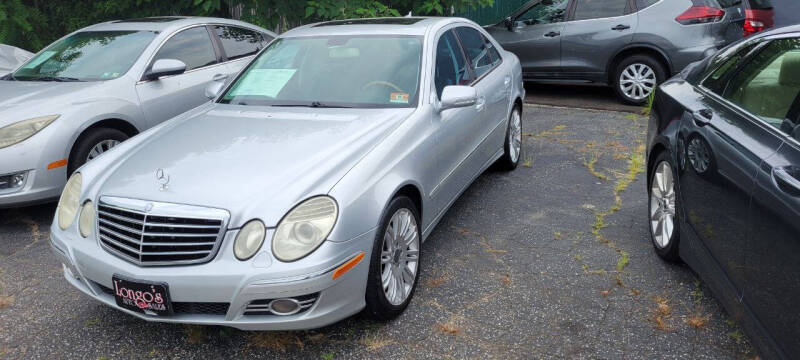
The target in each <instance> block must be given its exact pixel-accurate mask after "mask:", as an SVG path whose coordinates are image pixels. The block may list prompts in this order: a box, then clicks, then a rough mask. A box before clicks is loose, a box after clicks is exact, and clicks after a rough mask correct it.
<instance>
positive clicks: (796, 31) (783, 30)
mask: <svg viewBox="0 0 800 360" xmlns="http://www.w3.org/2000/svg"><path fill="white" fill-rule="evenodd" d="M783 34H790V35H798V36H800V25H789V26H784V27H779V28H774V29H770V30H767V31H764V32H761V33H758V34H757V37H758V38H762V37H767V36H772V35H783Z"/></svg>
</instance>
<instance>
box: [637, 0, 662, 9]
mask: <svg viewBox="0 0 800 360" xmlns="http://www.w3.org/2000/svg"><path fill="white" fill-rule="evenodd" d="M659 1H660V0H636V8H637V9H638V10H644V9H647V8H649V7H651V6H653V5H655V3H657V2H659Z"/></svg>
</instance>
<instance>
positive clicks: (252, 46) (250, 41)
mask: <svg viewBox="0 0 800 360" xmlns="http://www.w3.org/2000/svg"><path fill="white" fill-rule="evenodd" d="M214 32H215V33H217V36H218V37H219V40H220V41H221V42H222V49H223V50H225V55H227V57H228V59H229V60H233V59H238V58H242V57H245V56H250V55H255V54H256V53H257V52H258V51H259V50H261V49H262V48H263V47H264V42H265V41H264V40H263V38H262V37H261V34H259V33H258V32H255V31H252V30H247V29H242V28H238V27H233V26H215V27H214Z"/></svg>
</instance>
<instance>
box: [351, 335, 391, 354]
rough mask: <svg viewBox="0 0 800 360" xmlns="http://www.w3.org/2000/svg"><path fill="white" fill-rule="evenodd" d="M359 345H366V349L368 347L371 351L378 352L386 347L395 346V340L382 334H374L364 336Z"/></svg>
mask: <svg viewBox="0 0 800 360" xmlns="http://www.w3.org/2000/svg"><path fill="white" fill-rule="evenodd" d="M359 343H360V344H361V345H364V347H366V348H367V350H369V351H377V350H380V349H381V348H383V347H385V346H389V345H391V344H394V340H392V339H387V338H385V337H384V336H382V335H381V334H380V333H373V334H367V335H364V337H362V338H361V340H359Z"/></svg>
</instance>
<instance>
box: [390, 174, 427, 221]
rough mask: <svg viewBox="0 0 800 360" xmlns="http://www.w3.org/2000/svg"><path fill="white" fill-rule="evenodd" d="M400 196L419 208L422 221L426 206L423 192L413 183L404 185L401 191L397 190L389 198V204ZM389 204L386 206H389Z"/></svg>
mask: <svg viewBox="0 0 800 360" xmlns="http://www.w3.org/2000/svg"><path fill="white" fill-rule="evenodd" d="M398 196H406V197H408V198H409V199H411V201H412V202H413V203H414V206H416V207H417V211H418V212H419V218H420V221H421V220H422V214H423V211H424V205H423V201H422V192H420V190H419V188H418V187H417V186H416V185H415V184H412V183H407V184H404V185H402V186H401V187H400V188H399V189H397V190H396V191H395V192H394V194H392V197H390V198H389V202H391V201H392V200H394V199H395V198H397V197H398ZM388 205H389V203H387V204H386V206H388Z"/></svg>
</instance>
